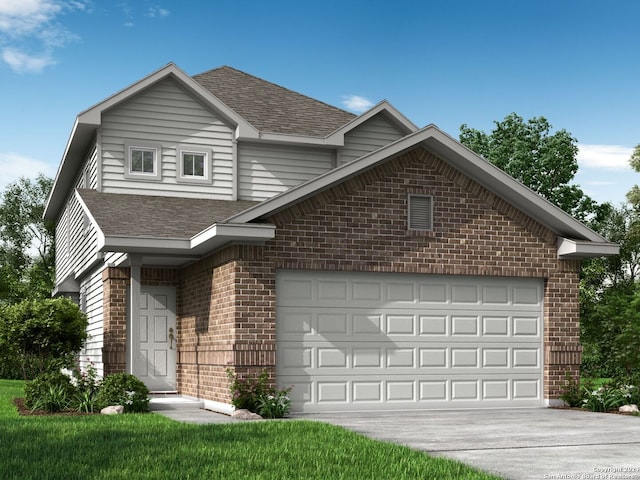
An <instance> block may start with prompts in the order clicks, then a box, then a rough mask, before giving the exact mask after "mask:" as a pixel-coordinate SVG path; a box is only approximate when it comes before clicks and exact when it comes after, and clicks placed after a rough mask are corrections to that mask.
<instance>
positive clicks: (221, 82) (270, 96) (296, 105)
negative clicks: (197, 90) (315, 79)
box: [193, 66, 355, 137]
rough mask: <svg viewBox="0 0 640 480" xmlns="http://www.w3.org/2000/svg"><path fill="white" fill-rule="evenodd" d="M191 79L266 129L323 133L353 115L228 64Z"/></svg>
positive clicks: (327, 132) (341, 124)
mask: <svg viewBox="0 0 640 480" xmlns="http://www.w3.org/2000/svg"><path fill="white" fill-rule="evenodd" d="M193 79H194V80H195V81H196V82H198V83H200V84H201V85H202V86H203V87H205V88H206V89H207V90H209V91H210V92H211V93H213V94H214V95H215V96H216V97H218V98H219V99H220V100H221V101H222V102H223V103H224V104H225V105H227V106H228V107H229V108H231V109H232V110H234V111H235V112H236V113H237V114H238V115H240V116H241V117H242V118H244V119H245V120H247V121H248V122H249V123H250V124H251V125H253V126H254V127H256V128H257V129H258V130H260V131H262V132H265V133H280V134H290V135H305V136H311V137H325V136H326V135H328V134H330V133H331V132H333V131H334V130H336V129H338V128H340V127H341V126H343V125H344V124H345V123H348V122H349V121H351V120H352V119H353V118H355V115H354V114H352V113H349V112H347V111H345V110H342V109H340V108H337V107H333V106H331V105H328V104H326V103H323V102H321V101H319V100H316V99H313V98H311V97H307V96H305V95H302V94H300V93H297V92H294V91H292V90H289V89H286V88H284V87H281V86H280V85H276V84H274V83H271V82H267V81H266V80H262V79H261V78H258V77H254V76H252V75H249V74H247V73H244V72H241V71H240V70H236V69H235V68H231V67H227V66H223V67H219V68H215V69H213V70H209V71H208V72H204V73H201V74H199V75H195V76H194V77H193Z"/></svg>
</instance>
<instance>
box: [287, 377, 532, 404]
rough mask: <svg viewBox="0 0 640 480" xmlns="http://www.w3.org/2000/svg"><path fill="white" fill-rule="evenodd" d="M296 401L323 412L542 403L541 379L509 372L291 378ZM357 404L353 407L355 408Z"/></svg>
mask: <svg viewBox="0 0 640 480" xmlns="http://www.w3.org/2000/svg"><path fill="white" fill-rule="evenodd" d="M292 379H293V382H291V383H290V384H287V386H293V390H292V391H291V401H292V404H297V405H304V407H303V408H300V409H299V410H297V411H305V412H319V411H326V410H327V409H331V410H334V411H340V410H348V409H349V406H350V405H355V404H357V405H358V407H357V408H358V409H360V410H368V409H369V410H371V409H372V410H385V409H387V410H389V409H393V408H401V409H406V410H412V409H429V408H436V409H443V408H478V405H479V404H480V405H483V406H485V407H488V408H494V407H526V406H531V405H532V404H539V403H540V402H541V388H540V386H541V382H540V379H539V378H537V377H536V375H535V374H532V375H529V376H524V377H522V378H517V379H513V378H510V376H508V375H506V374H504V375H489V376H481V377H480V378H474V377H471V376H467V377H461V378H457V379H456V378H447V377H445V376H444V375H443V376H440V377H437V376H433V375H430V376H420V377H418V378H414V377H410V376H407V377H402V376H396V377H395V378H393V379H386V380H380V379H378V378H370V377H368V376H355V377H353V378H349V379H336V378H333V377H323V376H318V377H316V379H315V380H314V381H309V377H298V378H296V377H292ZM354 408H356V407H351V409H354Z"/></svg>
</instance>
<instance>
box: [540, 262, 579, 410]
mask: <svg viewBox="0 0 640 480" xmlns="http://www.w3.org/2000/svg"><path fill="white" fill-rule="evenodd" d="M579 280H580V261H579V260H558V269H557V271H556V272H555V273H553V274H551V275H550V277H549V278H548V279H547V282H546V285H545V298H544V310H545V312H544V316H545V325H544V328H545V330H544V365H545V371H544V382H545V395H544V396H545V399H546V400H548V401H554V400H558V399H559V397H560V395H561V394H562V391H563V388H564V383H565V376H566V374H567V372H568V373H569V374H570V375H571V376H572V377H573V378H574V379H576V380H578V379H579V378H580V364H581V362H582V346H581V345H580V298H579V295H578V289H579V285H578V283H579Z"/></svg>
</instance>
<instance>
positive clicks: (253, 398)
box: [227, 369, 291, 418]
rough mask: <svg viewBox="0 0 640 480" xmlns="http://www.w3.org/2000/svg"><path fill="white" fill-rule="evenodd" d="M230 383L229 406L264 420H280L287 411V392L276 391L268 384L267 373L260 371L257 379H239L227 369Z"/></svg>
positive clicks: (288, 402) (288, 390) (288, 400)
mask: <svg viewBox="0 0 640 480" xmlns="http://www.w3.org/2000/svg"><path fill="white" fill-rule="evenodd" d="M227 376H228V377H229V380H230V381H231V383H230V385H229V389H230V390H231V404H232V405H233V406H234V407H236V408H237V409H246V410H249V411H250V412H254V413H258V414H259V415H261V416H263V417H265V418H282V417H284V416H285V415H286V414H287V412H288V411H289V406H290V403H291V401H290V399H289V392H291V388H288V389H286V390H278V389H277V388H275V387H273V386H271V385H270V384H269V373H268V372H267V371H266V370H262V372H260V375H258V376H257V377H253V378H251V377H249V378H239V377H238V376H237V375H235V374H234V373H233V372H232V371H231V369H227Z"/></svg>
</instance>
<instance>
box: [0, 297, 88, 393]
mask: <svg viewBox="0 0 640 480" xmlns="http://www.w3.org/2000/svg"><path fill="white" fill-rule="evenodd" d="M86 329H87V318H86V316H85V315H84V314H83V313H82V312H81V311H80V309H79V308H78V306H77V305H76V304H75V303H73V302H72V301H71V300H69V299H67V298H56V299H47V300H24V301H22V302H20V303H16V304H12V305H8V306H5V307H2V308H0V358H2V359H3V360H5V362H4V364H5V367H4V368H7V367H8V368H10V369H11V371H9V372H3V376H7V377H10V378H11V377H12V378H15V377H18V376H20V377H22V378H23V379H25V380H28V379H30V378H34V377H35V375H34V374H36V373H43V372H46V371H49V370H56V369H59V368H60V367H61V366H71V365H72V364H73V362H74V356H75V354H76V353H77V352H78V351H79V350H80V349H81V348H82V345H83V343H84V341H85V340H86V338H87V333H86ZM15 370H18V371H15Z"/></svg>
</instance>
